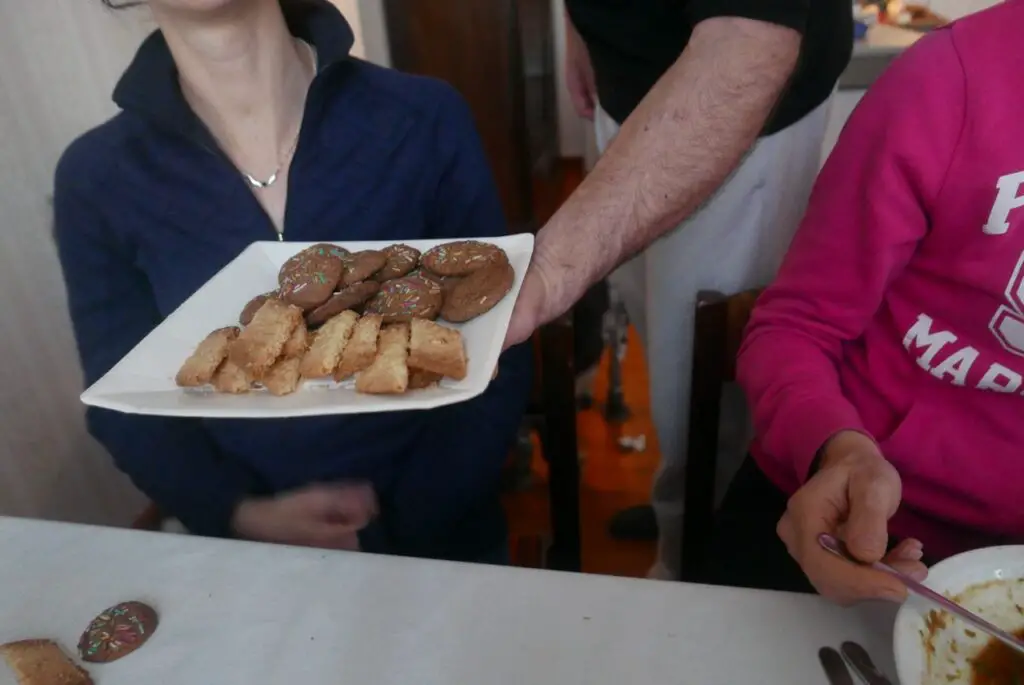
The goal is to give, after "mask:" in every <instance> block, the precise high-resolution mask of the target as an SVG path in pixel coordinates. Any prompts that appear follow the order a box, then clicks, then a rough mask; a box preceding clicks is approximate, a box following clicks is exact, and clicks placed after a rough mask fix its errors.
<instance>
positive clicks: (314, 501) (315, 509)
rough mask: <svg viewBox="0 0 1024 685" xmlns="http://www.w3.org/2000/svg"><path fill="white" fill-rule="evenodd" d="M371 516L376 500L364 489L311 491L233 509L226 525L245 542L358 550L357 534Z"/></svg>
mask: <svg viewBox="0 0 1024 685" xmlns="http://www.w3.org/2000/svg"><path fill="white" fill-rule="evenodd" d="M376 514H377V498H376V496H375V495H374V492H373V488H371V487H370V486H368V485H313V486H310V487H307V488H303V489H301V490H295V491H292V492H288V493H284V494H281V495H278V496H276V497H269V498H259V499H256V498H254V499H247V500H245V501H243V502H242V503H241V504H240V505H238V508H237V509H235V515H234V517H233V518H232V521H231V524H232V527H233V528H234V530H235V532H237V533H238V534H239V535H241V536H242V537H244V538H248V539H250V540H260V541H263V542H275V543H279V544H286V545H301V546H304V547H324V548H328V549H350V550H357V549H359V538H358V536H357V532H358V531H359V530H360V529H362V528H364V527H365V526H366V525H367V524H368V523H369V522H370V520H371V519H372V518H373V517H374V516H376Z"/></svg>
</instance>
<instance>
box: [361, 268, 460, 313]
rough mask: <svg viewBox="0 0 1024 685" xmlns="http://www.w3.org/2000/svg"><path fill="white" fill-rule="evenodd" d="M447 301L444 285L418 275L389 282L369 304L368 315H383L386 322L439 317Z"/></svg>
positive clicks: (367, 307) (366, 309) (382, 286)
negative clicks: (443, 290)
mask: <svg viewBox="0 0 1024 685" xmlns="http://www.w3.org/2000/svg"><path fill="white" fill-rule="evenodd" d="M443 303H444V295H443V293H442V291H441V285H440V284H439V283H438V282H437V281H434V280H431V279H428V278H421V277H419V276H406V277H405V278H397V279H395V280H393V281H388V282H387V283H384V284H383V285H381V287H380V292H378V293H377V294H376V295H374V296H373V297H372V298H371V299H370V301H369V302H367V303H366V307H365V311H366V313H367V314H380V316H381V318H382V319H383V320H384V323H401V322H407V321H409V320H411V319H436V318H437V315H438V313H439V312H440V311H441V305H442V304H443Z"/></svg>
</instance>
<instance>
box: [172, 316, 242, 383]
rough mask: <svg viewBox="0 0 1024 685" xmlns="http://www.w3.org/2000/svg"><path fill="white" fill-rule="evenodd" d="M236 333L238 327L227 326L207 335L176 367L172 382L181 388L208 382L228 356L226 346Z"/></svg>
mask: <svg viewBox="0 0 1024 685" xmlns="http://www.w3.org/2000/svg"><path fill="white" fill-rule="evenodd" d="M238 333H239V330H238V328H236V327H235V326H229V327H227V328H218V329H217V330H215V331H213V332H212V333H210V334H209V335H207V336H206V338H204V339H203V341H202V342H201V343H199V345H198V346H197V347H196V349H195V351H194V352H193V353H192V354H191V355H190V356H189V358H188V359H186V360H185V363H184V364H182V365H181V368H180V369H178V375H177V376H175V377H174V382H175V383H177V384H178V385H179V386H181V387H183V388H194V387H198V386H200V385H206V384H207V383H209V382H210V381H211V380H212V379H213V376H214V374H215V373H217V369H218V367H220V365H221V363H222V362H223V361H224V358H225V357H227V356H228V348H229V347H230V346H231V343H232V341H234V340H235V339H237V338H238Z"/></svg>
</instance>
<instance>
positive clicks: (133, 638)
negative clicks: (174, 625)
mask: <svg viewBox="0 0 1024 685" xmlns="http://www.w3.org/2000/svg"><path fill="white" fill-rule="evenodd" d="M157 624H158V620H157V615H156V610H154V609H153V607H151V606H149V605H148V604H143V603H142V602H121V603H120V604H116V605H114V606H112V607H110V608H109V609H107V610H106V611H104V612H103V613H102V614H100V615H99V616H97V617H96V618H94V619H93V620H92V623H90V624H89V627H88V628H86V629H85V632H84V633H82V637H81V638H80V639H79V640H78V653H79V654H80V655H81V657H82V660H83V661H89V662H92V663H97V664H106V663H109V662H111V661H116V660H118V659H120V658H121V657H124V656H127V655H129V654H131V653H132V652H134V651H135V650H136V649H138V648H139V647H141V646H142V645H144V644H146V641H147V640H149V638H150V636H152V635H153V631H155V630H156V627H157Z"/></svg>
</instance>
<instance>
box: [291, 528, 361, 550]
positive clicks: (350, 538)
mask: <svg viewBox="0 0 1024 685" xmlns="http://www.w3.org/2000/svg"><path fill="white" fill-rule="evenodd" d="M303 544H304V545H305V546H307V547H319V548H321V549H345V550H358V549H359V531H357V530H352V529H351V528H350V527H349V526H344V525H333V524H328V523H325V524H321V525H318V526H313V527H311V528H309V529H308V530H307V531H306V536H305V538H304V543H303Z"/></svg>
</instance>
